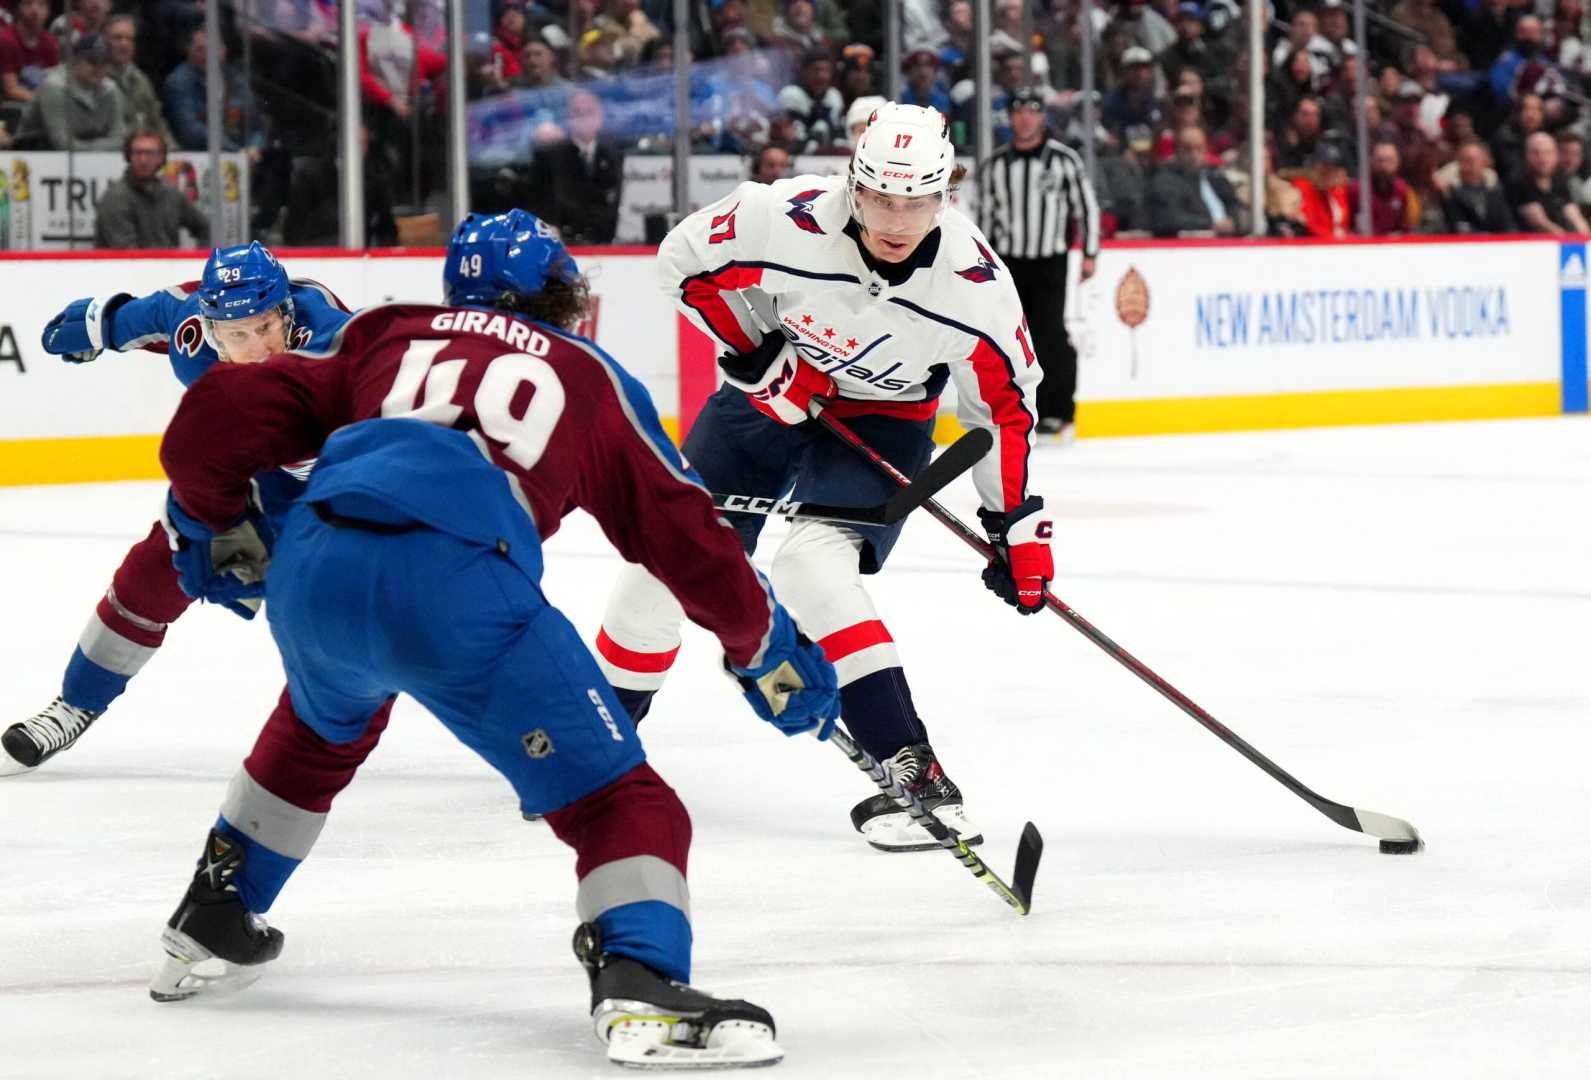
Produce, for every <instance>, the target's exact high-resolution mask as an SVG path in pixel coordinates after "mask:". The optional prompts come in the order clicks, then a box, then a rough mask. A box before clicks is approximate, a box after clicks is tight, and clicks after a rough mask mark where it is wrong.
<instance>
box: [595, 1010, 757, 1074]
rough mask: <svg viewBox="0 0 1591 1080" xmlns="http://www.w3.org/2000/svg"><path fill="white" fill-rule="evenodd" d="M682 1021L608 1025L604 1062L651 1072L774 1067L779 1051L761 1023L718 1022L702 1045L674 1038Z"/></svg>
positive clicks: (684, 1027)
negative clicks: (606, 1057) (606, 1055)
mask: <svg viewBox="0 0 1591 1080" xmlns="http://www.w3.org/2000/svg"><path fill="white" fill-rule="evenodd" d="M689 1028H690V1024H689V1022H688V1021H681V1020H679V1019H678V1018H677V1017H672V1016H635V1017H629V1018H626V1019H623V1020H618V1021H615V1022H614V1023H613V1024H612V1025H611V1026H609V1028H608V1060H609V1061H611V1062H613V1063H614V1064H616V1065H622V1066H624V1067H625V1068H627V1069H647V1070H652V1071H656V1072H688V1071H707V1070H712V1069H757V1068H763V1067H766V1066H768V1065H777V1064H778V1063H779V1062H781V1061H783V1060H784V1050H783V1049H781V1048H780V1046H779V1044H778V1043H776V1042H774V1041H773V1032H772V1031H770V1030H769V1029H768V1026H767V1025H766V1024H759V1023H756V1022H754V1021H751V1020H723V1021H720V1022H719V1023H717V1024H715V1025H714V1026H713V1029H712V1031H711V1032H709V1033H708V1035H707V1045H706V1046H697V1045H695V1044H693V1043H688V1042H675V1041H674V1038H675V1036H676V1034H677V1033H680V1032H682V1031H683V1032H687V1033H688V1031H689Z"/></svg>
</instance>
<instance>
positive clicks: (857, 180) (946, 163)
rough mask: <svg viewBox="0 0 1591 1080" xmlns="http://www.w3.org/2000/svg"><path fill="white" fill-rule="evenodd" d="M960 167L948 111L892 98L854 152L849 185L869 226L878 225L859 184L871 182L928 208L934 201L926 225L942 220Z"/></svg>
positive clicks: (855, 208) (854, 209)
mask: <svg viewBox="0 0 1591 1080" xmlns="http://www.w3.org/2000/svg"><path fill="white" fill-rule="evenodd" d="M955 167H956V151H955V147H954V146H953V145H951V142H950V122H949V121H948V120H946V119H945V115H944V114H943V113H941V112H940V111H939V110H938V109H930V108H928V107H927V106H924V105H902V104H900V103H899V102H895V101H887V102H885V103H884V104H883V105H881V106H879V107H878V109H876V110H875V111H874V112H873V116H872V118H871V119H870V120H869V121H868V125H867V128H866V130H864V131H863V132H862V134H861V136H860V137H859V138H858V139H857V140H856V149H855V150H854V151H853V152H852V153H851V171H850V176H849V178H848V183H847V185H846V188H847V191H848V192H849V194H850V200H851V214H852V216H854V217H855V218H856V219H857V221H859V222H861V224H862V225H863V227H864V228H866V227H872V226H870V225H869V222H868V220H867V217H866V216H864V213H863V211H864V209H866V208H865V206H863V205H862V204H861V203H859V201H858V198H857V191H858V189H860V188H866V189H868V190H869V191H872V192H876V193H878V194H879V195H884V196H889V197H890V199H891V200H892V201H894V202H897V203H899V204H901V205H903V206H912V207H915V208H918V209H919V210H920V211H922V212H926V211H927V209H928V208H929V207H933V208H934V212H933V215H932V221H931V222H929V223H928V225H927V226H926V228H925V229H924V231H926V229H927V228H932V227H933V226H934V225H937V224H938V222H939V215H940V214H942V213H943V212H944V208H945V206H946V205H947V204H948V203H949V201H950V194H949V193H950V175H951V173H952V172H953V171H954V170H955Z"/></svg>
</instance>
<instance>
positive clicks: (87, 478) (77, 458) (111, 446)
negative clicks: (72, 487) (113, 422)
mask: <svg viewBox="0 0 1591 1080" xmlns="http://www.w3.org/2000/svg"><path fill="white" fill-rule="evenodd" d="M164 476H165V473H163V472H161V471H160V436H159V435H93V436H82V437H80V438H74V439H0V485H3V484H92V483H99V482H103V481H108V480H159V479H161V478H162V477H164Z"/></svg>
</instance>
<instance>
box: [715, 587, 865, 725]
mask: <svg viewBox="0 0 1591 1080" xmlns="http://www.w3.org/2000/svg"><path fill="white" fill-rule="evenodd" d="M724 667H726V668H727V669H728V670H729V672H730V674H731V675H733V676H734V677H735V681H737V682H738V683H739V684H740V689H741V692H742V693H744V694H745V695H746V700H747V701H748V702H749V703H750V704H751V708H752V710H753V711H754V712H756V714H757V715H758V716H760V717H762V718H763V719H764V720H766V721H768V723H770V724H772V725H773V726H774V727H776V728H778V729H779V730H780V731H782V732H784V733H785V734H786V735H800V734H801V733H802V732H805V731H810V732H812V733H813V734H815V735H816V736H817V737H818V738H819V739H827V738H828V737H829V736H830V735H832V734H833V733H834V719H835V717H837V716H839V714H840V689H839V681H838V679H837V678H836V676H835V674H834V665H833V664H831V663H829V661H828V659H827V658H825V657H824V655H823V650H822V649H820V648H818V646H816V645H814V644H813V643H812V642H810V641H808V640H807V639H806V637H805V635H803V634H801V633H799V632H797V630H796V627H795V623H794V622H793V621H792V620H791V618H790V615H789V613H788V612H786V611H785V609H784V605H782V604H777V603H776V604H774V608H773V631H772V632H771V633H770V634H769V638H768V648H767V649H766V650H765V651H764V653H763V658H762V663H761V664H760V665H759V666H757V667H753V668H741V667H735V666H734V665H733V664H731V663H729V660H728V658H727V657H726V658H725V660H724Z"/></svg>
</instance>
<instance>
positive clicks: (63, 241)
mask: <svg viewBox="0 0 1591 1080" xmlns="http://www.w3.org/2000/svg"><path fill="white" fill-rule="evenodd" d="M126 169H127V163H126V162H125V161H123V160H122V156H121V155H120V154H117V153H110V152H105V151H94V152H87V151H85V152H82V153H75V154H67V153H60V152H42V151H41V152H28V153H3V152H0V250H9V251H68V250H72V249H85V248H91V247H93V246H94V211H95V208H96V207H97V206H98V205H99V197H100V194H101V193H102V192H103V191H104V190H105V189H106V188H107V187H109V186H110V185H111V184H112V183H114V182H115V181H117V180H120V179H121V177H122V173H123V172H125V171H126ZM209 171H210V157H209V155H208V154H204V153H199V152H194V153H189V152H185V151H174V152H173V153H172V154H171V155H170V157H169V158H168V159H167V161H166V167H165V170H164V175H165V178H166V182H167V183H170V184H173V185H175V186H176V187H177V189H178V190H180V191H181V192H182V193H183V194H185V195H187V196H188V198H190V199H192V200H193V201H194V202H196V203H199V204H200V205H201V206H203V205H204V193H205V192H207V191H208V190H209V187H208V185H209ZM248 184H249V169H248V159H247V158H246V157H245V156H244V155H243V154H240V153H239V154H222V155H221V235H220V236H219V237H215V238H213V239H214V242H215V243H217V244H236V243H239V242H241V241H242V240H244V239H246V234H247V230H248V220H247V212H248Z"/></svg>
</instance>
